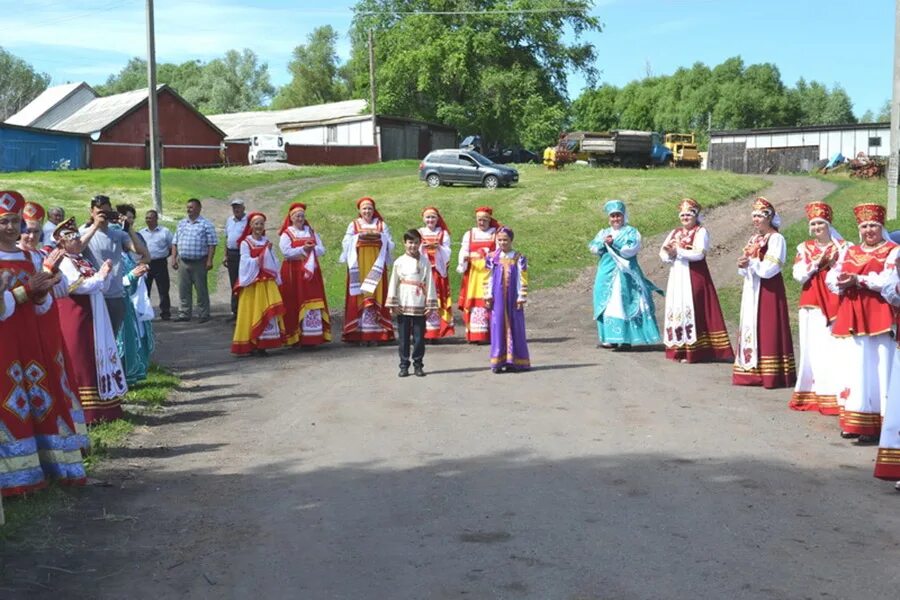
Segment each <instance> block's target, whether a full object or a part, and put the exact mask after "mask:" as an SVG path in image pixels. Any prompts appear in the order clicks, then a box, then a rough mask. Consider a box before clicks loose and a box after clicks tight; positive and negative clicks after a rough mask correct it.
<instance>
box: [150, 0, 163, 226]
mask: <svg viewBox="0 0 900 600" xmlns="http://www.w3.org/2000/svg"><path fill="white" fill-rule="evenodd" d="M154 37H155V35H154V32H153V0H147V98H148V105H149V108H150V111H149V112H150V173H151V175H150V193H151V195H152V196H153V208H154V209H156V212H157V213H159V214H162V212H163V207H162V181H161V179H160V175H159V110H158V108H157V98H156V40H155V39H154Z"/></svg>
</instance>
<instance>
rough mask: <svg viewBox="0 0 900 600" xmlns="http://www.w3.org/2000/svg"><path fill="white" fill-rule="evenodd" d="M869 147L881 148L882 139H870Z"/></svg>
mask: <svg viewBox="0 0 900 600" xmlns="http://www.w3.org/2000/svg"><path fill="white" fill-rule="evenodd" d="M869 146H871V147H874V148H879V147H880V146H881V138H880V137H870V138H869Z"/></svg>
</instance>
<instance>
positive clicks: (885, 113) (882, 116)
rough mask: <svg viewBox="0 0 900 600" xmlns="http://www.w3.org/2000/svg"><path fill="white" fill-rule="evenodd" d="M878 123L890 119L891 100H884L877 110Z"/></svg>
mask: <svg viewBox="0 0 900 600" xmlns="http://www.w3.org/2000/svg"><path fill="white" fill-rule="evenodd" d="M876 118H877V119H878V121H877V122H878V123H887V122H888V121H890V120H891V101H890V100H885V101H884V104H882V105H881V109H880V110H879V111H878V116H877V117H876Z"/></svg>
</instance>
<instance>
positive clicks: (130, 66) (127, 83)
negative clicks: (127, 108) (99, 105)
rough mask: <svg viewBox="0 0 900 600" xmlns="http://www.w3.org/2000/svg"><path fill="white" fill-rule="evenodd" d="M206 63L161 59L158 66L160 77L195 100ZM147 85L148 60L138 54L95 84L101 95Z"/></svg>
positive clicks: (188, 98) (159, 79)
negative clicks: (120, 68)
mask: <svg viewBox="0 0 900 600" xmlns="http://www.w3.org/2000/svg"><path fill="white" fill-rule="evenodd" d="M203 67H204V65H203V63H202V62H200V61H199V60H189V61H187V62H183V63H181V64H180V65H176V64H174V63H159V64H158V65H157V66H156V81H157V82H158V83H165V84H166V85H168V86H170V87H172V88H173V89H175V91H176V92H178V93H179V94H181V95H182V96H183V97H184V98H185V99H186V100H188V101H189V102H194V100H195V99H196V97H197V96H198V94H200V93H201V91H200V90H199V89H198V86H199V84H200V75H201V73H202V72H203ZM145 87H147V61H146V60H144V59H143V58H139V57H137V56H135V57H134V58H132V59H130V60H129V61H128V63H127V64H126V65H125V66H124V67H122V70H121V71H119V72H118V73H116V74H115V75H110V76H109V77H107V79H106V83H103V84H100V85H97V86H94V89H95V90H96V91H97V93H98V94H100V95H101V96H110V95H112V94H121V93H123V92H130V91H132V90H139V89H142V88H145Z"/></svg>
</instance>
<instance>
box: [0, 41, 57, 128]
mask: <svg viewBox="0 0 900 600" xmlns="http://www.w3.org/2000/svg"><path fill="white" fill-rule="evenodd" d="M48 85H50V76H49V75H47V74H46V73H38V72H37V71H35V70H34V68H32V66H31V65H29V64H28V63H27V62H25V61H24V60H22V59H21V58H19V57H17V56H15V55H13V54H11V53H10V52H7V51H6V50H5V49H3V48H0V122H2V121H5V120H6V119H8V118H9V117H11V116H12V115H14V114H16V113H17V112H19V111H20V110H22V109H23V108H25V106H26V105H27V104H28V103H29V102H31V101H32V100H34V99H35V98H36V97H37V96H38V95H40V93H41V92H43V91H44V90H46V89H47V86H48Z"/></svg>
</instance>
